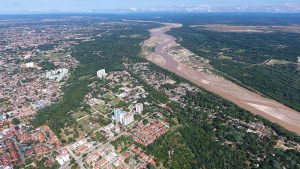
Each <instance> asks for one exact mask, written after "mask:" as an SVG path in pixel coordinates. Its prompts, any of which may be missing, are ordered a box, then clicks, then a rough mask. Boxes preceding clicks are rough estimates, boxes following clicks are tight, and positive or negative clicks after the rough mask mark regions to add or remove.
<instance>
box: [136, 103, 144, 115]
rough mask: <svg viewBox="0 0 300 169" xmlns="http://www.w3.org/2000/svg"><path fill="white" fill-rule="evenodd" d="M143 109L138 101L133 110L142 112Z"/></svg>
mask: <svg viewBox="0 0 300 169" xmlns="http://www.w3.org/2000/svg"><path fill="white" fill-rule="evenodd" d="M143 110H144V106H143V104H142V103H138V104H136V105H135V111H136V112H137V113H138V114H140V113H142V112H143Z"/></svg>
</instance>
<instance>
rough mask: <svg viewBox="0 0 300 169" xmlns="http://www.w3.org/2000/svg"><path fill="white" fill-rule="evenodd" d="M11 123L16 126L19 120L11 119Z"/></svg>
mask: <svg viewBox="0 0 300 169" xmlns="http://www.w3.org/2000/svg"><path fill="white" fill-rule="evenodd" d="M11 123H12V124H13V125H18V124H20V120H19V119H17V118H13V119H12V120H11Z"/></svg>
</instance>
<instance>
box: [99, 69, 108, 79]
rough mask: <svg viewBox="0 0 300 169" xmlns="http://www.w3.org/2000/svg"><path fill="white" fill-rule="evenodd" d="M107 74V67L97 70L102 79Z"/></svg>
mask: <svg viewBox="0 0 300 169" xmlns="http://www.w3.org/2000/svg"><path fill="white" fill-rule="evenodd" d="M106 75H107V74H106V73H105V69H100V70H98V71H97V76H98V77H99V78H101V79H102V78H104V77H105V76H106Z"/></svg>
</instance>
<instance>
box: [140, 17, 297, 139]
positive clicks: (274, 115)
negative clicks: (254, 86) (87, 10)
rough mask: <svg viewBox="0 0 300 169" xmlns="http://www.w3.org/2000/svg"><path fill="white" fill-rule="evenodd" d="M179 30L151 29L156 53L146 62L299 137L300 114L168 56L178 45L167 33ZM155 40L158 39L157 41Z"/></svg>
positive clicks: (169, 26) (166, 27)
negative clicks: (169, 51)
mask: <svg viewBox="0 0 300 169" xmlns="http://www.w3.org/2000/svg"><path fill="white" fill-rule="evenodd" d="M178 27H181V25H180V24H170V23H165V26H163V27H160V28H154V29H151V30H150V33H151V36H150V39H148V40H147V41H151V40H154V41H155V40H156V42H157V43H158V44H157V46H156V48H155V52H154V53H151V54H150V55H149V56H147V59H148V60H150V61H151V62H153V63H155V64H156V65H158V66H160V67H162V68H164V69H167V70H169V71H171V72H173V73H175V74H177V75H179V76H181V77H183V78H185V79H187V80H189V81H191V82H193V83H195V84H196V85H198V86H200V87H202V88H204V89H206V90H208V91H211V92H213V93H215V94H217V95H219V96H222V97H224V98H225V99H227V100H230V101H232V102H233V103H235V104H237V105H238V106H240V107H241V108H243V109H246V110H248V111H250V112H251V113H253V114H257V115H260V116H262V117H264V118H266V119H268V120H270V121H272V122H274V123H277V124H279V125H281V126H282V127H284V128H286V129H287V130H290V131H292V132H295V133H297V134H298V135H300V113H299V112H297V111H295V110H293V109H291V108H289V107H287V106H285V105H283V104H281V103H279V102H277V101H275V100H272V99H268V98H265V97H263V96H261V95H259V94H257V93H255V92H252V91H250V90H247V89H245V88H243V87H241V86H239V85H237V84H235V83H233V82H231V81H228V80H226V79H224V78H222V77H219V76H216V75H214V74H207V73H205V72H201V71H197V70H195V69H193V68H191V67H189V66H187V65H185V64H184V63H180V62H179V61H177V60H175V59H174V58H173V57H172V56H171V55H169V54H168V49H169V48H170V46H173V45H174V44H176V43H177V42H176V38H175V37H173V36H171V35H168V34H167V33H166V32H168V31H169V30H170V29H172V28H178ZM157 39H159V40H158V41H157ZM147 41H146V42H147Z"/></svg>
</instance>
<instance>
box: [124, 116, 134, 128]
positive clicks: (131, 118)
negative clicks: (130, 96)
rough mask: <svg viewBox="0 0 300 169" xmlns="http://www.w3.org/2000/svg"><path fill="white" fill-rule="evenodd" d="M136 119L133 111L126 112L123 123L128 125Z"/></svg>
mask: <svg viewBox="0 0 300 169" xmlns="http://www.w3.org/2000/svg"><path fill="white" fill-rule="evenodd" d="M133 121H134V117H133V114H132V113H126V114H125V115H124V117H123V119H122V125H124V126H127V125H128V124H130V123H132V122H133Z"/></svg>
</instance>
